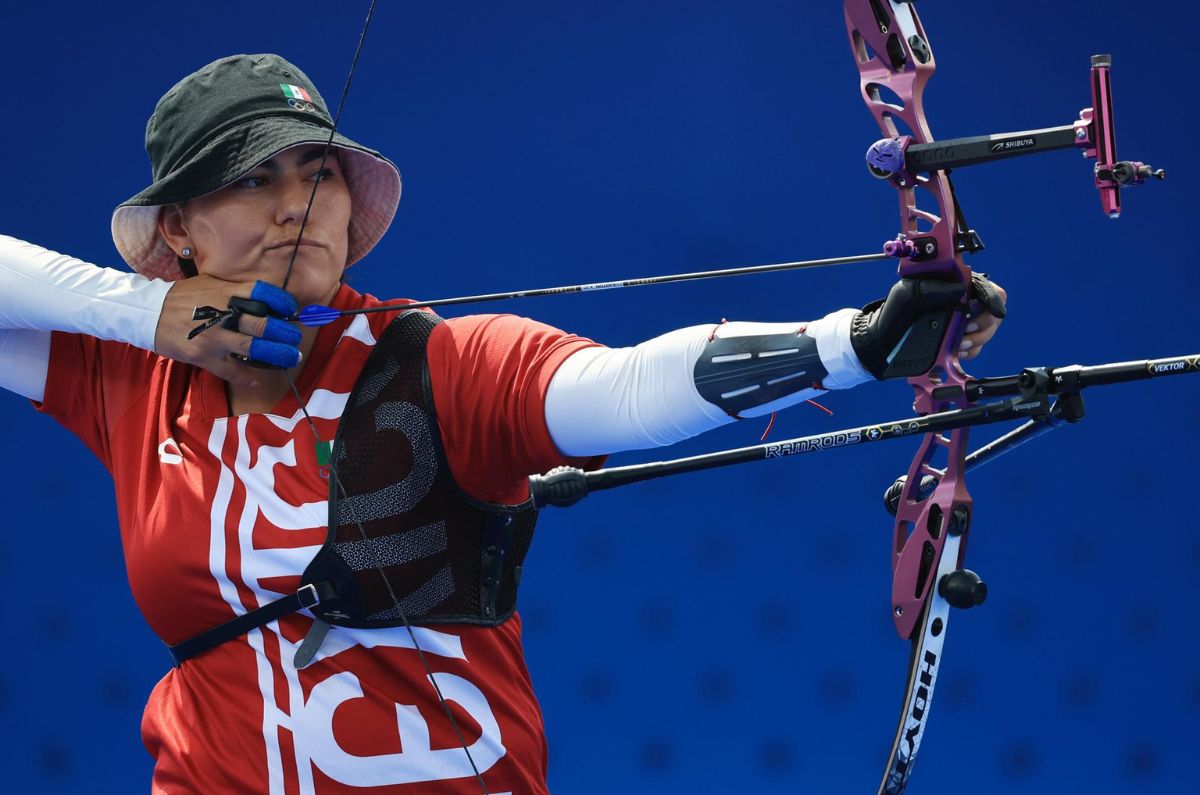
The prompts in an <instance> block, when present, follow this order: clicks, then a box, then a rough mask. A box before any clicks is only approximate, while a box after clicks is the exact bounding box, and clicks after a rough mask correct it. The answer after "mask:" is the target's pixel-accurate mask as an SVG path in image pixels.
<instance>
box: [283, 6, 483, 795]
mask: <svg viewBox="0 0 1200 795" xmlns="http://www.w3.org/2000/svg"><path fill="white" fill-rule="evenodd" d="M375 3H376V0H371V5H370V7H369V8H368V9H367V18H366V21H364V22H363V28H362V33H360V34H359V37H358V46H357V47H356V48H355V50H354V58H353V59H352V60H351V62H350V71H349V72H348V73H347V74H346V83H345V85H344V86H343V87H342V96H341V98H340V99H339V100H338V106H337V112H336V113H334V116H333V127H332V128H330V130H329V139H328V140H327V141H326V142H325V150H324V151H323V152H322V153H321V163H320V165H319V166H318V167H317V174H318V175H320V174H321V173H322V172H323V171H324V170H325V162H326V160H327V158H328V157H329V152H330V150H331V149H332V148H333V139H334V135H335V134H336V133H337V129H338V122H339V121H341V118H342V110H343V108H345V106H346V98H347V96H349V94H350V84H351V82H352V81H353V80H354V71H355V69H357V68H358V59H359V56H360V55H362V50H363V44H364V43H365V42H366V40H367V30H368V29H369V28H370V27H371V20H372V18H373V17H374V16H375ZM320 186H321V179H319V178H318V179H316V180H314V181H313V186H312V192H311V193H310V194H309V196H308V205H307V206H306V207H305V208H304V217H303V218H301V219H300V231H299V232H298V233H297V234H296V244H295V245H294V246H293V247H292V256H291V259H290V260H289V261H288V267H287V272H286V273H285V274H284V277H283V284H282V285H281V289H283V290H287V286H288V282H289V281H290V280H291V278H292V270H293V268H294V267H295V264H296V255H297V254H298V253H299V251H300V241H301V240H302V239H303V238H304V228H305V226H307V224H308V217H309V214H310V213H311V212H312V208H313V203H314V202H315V201H316V198H317V188H319V187H320ZM283 372H284V375H285V376H286V377H287V382H288V386H289V387H290V388H291V390H292V394H293V395H295V397H296V403H297V404H298V405H299V406H300V411H301V412H302V413H303V415H304V420H305V422H306V423H307V424H308V427H309V429H310V430H311V431H312V434H313V438H314V439H315V440H316V443H317V445H318V446H319V445H322V444H324V442H322V440H321V434H320V432H319V431H318V430H317V424H316V423H315V422H314V421H313V418H312V415H311V414H309V412H308V406H306V405H305V402H304V397H303V396H302V395H301V394H300V389H299V388H298V387H297V386H296V381H295V379H294V378H292V373H291V371H290V370H288V369H286V368H285V369H284V371H283ZM329 475H330V477H331V478H332V479H333V484H334V487H335V488H336V489H337V492H338V495H339V496H340V498H341V501H342V504H343V505H345V506H346V507H347V508H348V509H349V512H350V519H351V521H352V522H353V523H354V526H355V527H357V528H358V533H359V535H360V536H361V537H362V540H363V542H364V546H365V547H366V548H367V550H368V551H369V553H370V555H371V562H372V565H373V566H374V567H375V570H376V571H378V572H379V576H380V577H381V578H382V579H383V584H384V587H386V588H387V593H388V597H389V598H390V599H391V600H392V604H393V605H394V606H395V608H396V612H397V613H399V615H400V621H401V623H402V624H403V625H404V628H405V629H406V630H408V638H409V640H410V641H411V642H412V645H413V648H414V649H415V650H416V652H417V656H418V657H419V658H420V660H421V666H422V667H423V668H424V669H425V675H426V678H427V679H428V680H429V683H430V684H431V685H433V691H434V693H436V694H437V698H438V703H439V704H441V706H442V710H443V711H444V712H445V713H446V718H447V719H448V720H449V721H450V726H451V727H452V728H453V729H454V734H455V737H457V738H458V744H459V746H460V747H461V748H462V750H463V753H464V754H466V756H467V762H469V763H470V765H471V772H472V773H473V775H474V777H475V780H476V781H477V782H479V788H480V790H481V791H482V792H483V795H489V793H488V788H487V784H485V783H484V781H483V775H482V774H481V773H480V772H479V767H478V766H477V765H476V764H475V758H474V757H473V756H471V749H470V747H468V745H467V741H466V738H465V737H464V736H463V732H462V728H461V727H460V726H459V724H458V719H457V718H455V717H454V711H453V710H452V709H450V703H449V701H447V700H446V696H445V695H444V694H443V693H442V688H441V686H440V685H438V682H437V676H436V675H435V674H434V672H433V667H432V666H431V665H430V664H429V658H428V657H426V655H425V650H424V649H423V648H421V644H420V643H419V642H418V641H417V633H416V632H415V631H414V630H413V626H412V623H411V622H410V621H409V620H408V614H407V613H406V612H405V610H404V607H403V606H402V605H401V604H400V598H399V597H398V596H397V595H396V591H395V589H394V588H393V587H392V581H391V579H389V578H388V576H387V572H385V571H384V569H383V562H382V560H381V559H380V558H379V555H378V553H377V552H376V550H375V545H374V544H373V543H372V542H371V539H370V538H369V537H368V536H367V531H366V529H365V528H364V527H363V524H362V522H361V521H360V520H359V518H358V516H357V514H356V513H355V511H354V505H353V503H352V502H351V501H350V497H349V495H348V494H347V493H346V487H345V485H343V483H342V480H341V478H340V477H338V470H337V462H336V461H334V460H333V458H332V456H331V457H330V463H329ZM331 529H332V528H331Z"/></svg>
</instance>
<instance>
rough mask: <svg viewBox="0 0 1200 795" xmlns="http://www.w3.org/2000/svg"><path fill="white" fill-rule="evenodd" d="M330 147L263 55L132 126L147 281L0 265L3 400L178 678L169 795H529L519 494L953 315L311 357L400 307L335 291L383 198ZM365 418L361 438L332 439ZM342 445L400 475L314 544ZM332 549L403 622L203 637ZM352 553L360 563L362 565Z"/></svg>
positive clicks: (996, 296) (303, 99) (373, 338)
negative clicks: (78, 470)
mask: <svg viewBox="0 0 1200 795" xmlns="http://www.w3.org/2000/svg"><path fill="white" fill-rule="evenodd" d="M332 126H333V122H332V119H331V118H330V114H329V112H328V109H327V107H326V105H325V103H324V101H323V99H322V98H321V95H320V94H319V93H318V92H317V90H316V88H315V87H314V86H313V85H312V83H311V81H309V80H308V78H307V77H306V76H305V74H304V73H303V72H301V71H300V70H299V69H298V68H297V67H295V66H294V65H292V64H290V63H288V62H287V61H285V60H284V59H282V58H280V57H278V56H274V55H237V56H232V57H228V58H223V59H221V60H218V61H216V62H214V63H211V64H209V65H207V66H205V67H204V68H202V69H201V70H199V71H198V72H196V73H194V74H192V75H189V76H188V77H186V78H184V79H183V80H182V81H180V82H179V83H178V84H177V85H175V86H174V87H173V88H172V89H171V90H170V91H168V92H167V94H166V95H165V96H164V97H163V98H162V99H161V100H160V101H159V103H158V105H157V107H156V109H155V112H154V115H153V116H152V117H151V119H150V122H149V124H148V126H147V132H146V148H147V151H148V153H149V155H150V159H151V163H152V166H153V174H154V182H153V184H152V185H150V186H149V187H148V188H146V189H145V190H144V191H142V192H141V193H139V194H137V195H136V196H134V197H132V198H131V199H129V200H128V201H126V202H124V203H123V204H121V205H120V206H119V207H118V208H117V209H116V211H115V212H114V214H113V218H112V232H113V238H114V241H115V243H116V245H117V248H118V250H119V251H120V252H121V254H122V256H123V257H124V258H125V260H126V262H127V263H128V264H129V265H130V266H131V267H132V268H133V270H134V271H135V273H134V274H128V273H124V272H119V271H116V270H111V269H105V268H99V267H96V266H94V265H90V264H88V263H86V262H83V261H81V260H78V259H74V258H72V257H69V256H65V255H62V254H58V253H55V252H52V251H48V250H46V249H43V248H40V247H38V246H36V245H33V244H30V243H26V242H23V241H20V240H16V239H14V238H11V237H0V386H3V387H4V388H5V389H8V390H10V391H12V392H15V393H17V394H20V395H23V396H25V397H27V398H29V399H30V400H32V401H34V402H35V405H36V406H37V407H38V409H39V410H40V411H43V412H45V413H47V414H49V415H50V416H52V417H54V418H55V419H56V420H57V421H58V422H60V423H61V424H62V425H64V426H65V427H67V428H68V429H70V430H71V431H73V432H74V433H75V434H77V435H78V436H79V437H80V439H81V440H82V441H83V442H84V443H85V444H86V445H87V446H88V447H89V448H90V449H91V450H92V451H93V452H94V453H95V454H96V455H97V456H98V457H99V458H100V460H101V461H102V462H103V463H104V464H105V466H106V467H107V469H108V470H109V472H110V473H111V475H112V477H113V482H114V487H115V491H116V495H117V511H118V520H119V524H120V528H121V536H122V542H123V548H124V554H125V562H126V566H127V569H128V574H129V579H130V582H131V584H132V588H133V592H134V596H135V598H136V600H137V602H138V604H139V607H140V609H141V610H142V612H143V613H144V615H145V616H146V619H147V621H148V622H149V624H150V626H151V627H152V629H153V630H154V631H155V633H156V634H157V635H158V636H159V637H160V638H161V639H162V640H163V641H164V642H165V643H166V644H167V645H168V646H171V647H172V649H173V653H174V654H175V657H176V660H177V663H178V664H177V666H176V667H175V668H173V669H172V670H170V671H169V672H168V673H167V675H166V676H165V677H164V678H163V679H162V680H161V681H160V682H159V684H158V685H157V686H156V688H155V689H154V691H153V693H152V694H151V695H150V699H149V703H148V705H147V707H146V712H145V717H144V720H143V739H144V742H145V744H146V746H147V748H148V749H149V750H150V752H151V754H152V755H153V756H154V759H155V773H154V782H153V791H154V792H156V793H164V794H166V793H192V792H195V793H218V792H230V793H233V792H236V793H268V792H271V793H274V792H285V791H288V792H290V791H304V792H318V793H342V792H378V793H406V792H414V793H416V792H420V793H434V794H435V795H436V794H437V793H471V792H479V791H481V789H482V790H484V791H488V792H510V791H511V792H533V793H537V792H546V791H547V790H546V764H547V751H546V745H545V738H544V730H543V726H542V719H541V714H540V710H539V707H538V703H537V700H536V697H535V695H534V691H533V686H532V683H531V681H530V677H529V674H528V671H527V669H526V666H525V662H524V656H523V652H522V647H521V625H520V619H519V615H518V614H517V613H516V611H515V603H516V590H517V585H518V581H519V575H520V567H521V563H522V559H523V557H524V554H525V551H526V549H527V546H528V543H529V541H530V538H531V535H532V528H533V522H534V521H535V519H536V512H535V511H533V509H532V507H531V506H530V505H529V502H528V488H527V485H526V478H527V476H528V475H530V474H531V473H539V472H545V471H547V470H549V469H551V468H553V467H555V466H560V465H564V464H571V465H575V466H582V467H585V468H586V467H595V466H598V465H599V462H600V461H601V460H602V459H603V456H604V455H606V454H608V453H612V452H616V451H621V450H632V449H643V448H649V447H657V446H662V445H667V444H671V443H673V442H676V441H679V440H682V439H685V438H688V437H691V436H694V435H696V434H698V433H702V432H704V431H706V430H709V429H712V428H716V427H718V426H721V425H724V424H726V423H729V422H732V421H733V420H734V419H736V418H743V417H756V416H761V415H765V414H768V413H770V412H772V411H776V410H779V409H782V408H786V407H788V406H790V405H793V404H795V403H798V402H802V401H803V400H805V399H807V398H810V397H812V396H813V395H815V394H817V393H819V392H820V391H823V390H828V389H845V388H849V387H852V386H855V385H857V384H860V383H863V382H865V381H868V380H872V379H874V378H880V377H883V376H884V375H885V374H886V371H887V368H888V356H889V354H890V353H891V352H892V351H893V350H894V349H895V348H896V346H897V345H898V344H899V343H900V341H901V340H902V339H903V338H904V337H905V335H906V333H907V331H908V329H909V326H910V325H911V323H912V322H913V320H914V319H915V318H916V317H918V316H919V315H921V314H922V313H924V312H926V311H928V310H930V309H932V308H936V307H938V306H944V305H946V304H947V302H957V301H959V300H960V299H961V297H962V290H961V288H959V289H958V291H957V292H955V291H954V290H953V289H946V285H944V284H941V283H930V282H926V281H919V280H903V281H901V282H899V283H898V284H897V285H896V286H895V287H894V288H893V289H892V291H891V292H890V293H889V296H888V298H887V299H886V301H884V302H880V303H878V304H876V305H873V308H872V309H871V310H870V311H861V312H860V311H858V310H853V309H843V310H838V311H835V312H832V313H830V314H828V315H826V316H825V317H823V318H820V319H818V320H814V321H812V322H794V323H786V324H764V323H740V322H735V323H726V324H721V325H719V326H713V325H711V324H710V325H703V326H694V327H690V328H684V329H679V330H677V331H673V332H670V333H668V334H664V335H662V336H660V337H657V338H655V339H652V340H649V341H647V342H644V343H642V344H640V345H637V346H634V347H631V348H622V349H612V348H607V347H604V346H602V345H599V344H597V343H595V342H593V341H591V340H588V339H584V338H581V337H577V336H574V335H571V334H568V333H565V332H562V331H559V330H557V329H554V328H551V327H549V326H545V325H542V324H539V323H536V322H534V321H531V320H528V319H524V318H518V317H514V316H509V315H475V316H467V317H459V318H454V319H449V320H445V321H440V319H438V318H436V317H435V316H434V315H432V313H429V312H422V311H405V310H404V302H402V301H398V302H392V303H391V304H390V305H391V306H394V307H395V309H394V311H388V312H383V313H375V314H369V315H355V316H345V317H341V318H339V319H338V320H337V321H335V322H333V323H331V324H329V325H327V326H324V327H322V328H320V329H316V328H305V327H300V326H298V325H296V324H295V323H293V322H290V321H289V320H288V318H290V317H292V316H294V314H295V311H296V309H297V308H298V307H304V306H309V305H312V304H323V305H328V306H332V307H334V308H335V309H338V310H343V311H354V310H361V309H372V308H376V307H381V306H385V305H389V304H388V303H387V302H381V301H379V300H378V299H376V298H374V297H372V296H370V295H366V294H360V293H358V292H356V291H355V290H353V289H352V288H350V287H349V286H347V285H346V284H344V283H343V282H342V275H343V272H344V270H345V269H346V268H347V267H349V266H350V265H352V264H354V263H355V262H357V261H358V260H360V259H361V258H362V257H364V256H365V255H366V254H367V253H368V252H369V251H370V250H371V249H372V248H373V246H374V245H375V244H376V243H377V242H378V240H379V239H380V237H381V236H382V235H383V234H384V232H385V231H386V229H387V227H388V225H389V224H390V222H391V220H392V217H393V215H394V213H395V211H396V207H397V203H398V201H399V197H400V175H399V173H398V171H397V170H396V168H395V166H394V165H393V164H392V163H391V162H390V161H389V160H387V159H386V158H384V157H383V156H382V155H380V154H379V153H377V152H375V151H374V150H371V149H368V148H366V147H363V146H361V145H359V144H357V143H355V142H354V141H352V140H350V139H348V138H346V137H344V136H341V135H340V134H337V135H334V136H333V138H332V146H331V147H330V148H329V149H328V151H327V149H326V145H325V144H326V141H327V140H329V136H330V132H331V130H332ZM314 188H315V189H316V190H315V193H314ZM301 228H303V234H301V233H300V230H301ZM285 282H286V290H285V289H283V287H282V285H284V284H285ZM973 289H975V290H976V291H977V292H978V294H979V297H980V298H981V299H983V300H984V302H985V304H986V305H987V306H989V307H990V308H991V310H992V311H989V312H984V313H982V314H980V315H978V316H977V317H975V318H973V320H972V324H973V325H971V326H969V327H968V334H967V337H966V343H968V346H967V347H966V348H965V349H964V352H963V356H964V357H967V358H972V357H974V356H975V355H977V354H978V352H979V350H980V349H981V348H982V347H983V346H984V345H985V344H986V342H987V341H988V340H989V339H990V338H991V337H992V336H993V335H994V334H995V332H996V329H997V327H998V325H999V321H998V320H997V318H996V315H1002V314H1003V311H1002V309H1003V299H1004V295H1003V291H1002V290H1000V288H998V287H996V286H995V285H992V284H991V283H990V282H987V281H986V280H985V279H982V278H980V279H977V280H976V282H975V284H974V285H973ZM231 299H251V300H253V301H255V302H258V305H261V306H265V307H266V308H267V309H269V310H270V311H269V312H264V313H262V314H261V315H260V316H255V315H253V314H249V313H238V314H235V315H232V318H233V322H232V323H218V324H216V325H213V326H212V327H211V328H208V329H206V330H205V331H203V332H202V333H198V334H195V335H193V334H191V332H192V330H193V329H194V328H195V327H196V326H197V320H196V319H195V317H196V314H197V309H198V308H204V307H216V308H224V307H226V306H229V305H230V301H231ZM746 352H755V353H763V352H767V353H770V354H773V355H772V356H771V357H770V358H771V359H772V360H773V369H772V371H771V373H770V377H765V376H764V375H763V374H761V373H755V372H747V371H746V370H745V369H744V368H739V367H738V366H736V363H737V362H738V361H739V360H740V357H741V355H742V354H744V353H746ZM385 354H386V355H385ZM256 363H257V364H266V365H270V366H271V367H273V368H274V369H271V367H266V368H264V367H255V366H252V365H254V364H256ZM293 385H294V388H293ZM381 395H382V396H386V399H385V398H384V397H381ZM368 410H369V411H370V412H371V413H370V417H371V418H372V419H373V420H374V422H375V425H374V426H372V427H371V428H370V429H369V432H363V431H361V428H363V427H365V426H364V425H363V424H361V423H359V424H356V423H353V422H349V418H350V416H351V414H352V413H353V412H359V414H362V412H366V411H368ZM306 412H307V415H311V418H312V420H311V421H312V426H309V424H308V420H307V418H306ZM364 416H365V415H364ZM343 417H346V418H347V423H346V425H347V427H350V426H353V427H355V428H358V429H359V431H360V432H359V433H358V434H357V435H356V436H355V438H354V440H353V441H352V443H354V444H360V445H365V446H371V445H374V447H373V448H372V450H373V453H372V455H371V456H362V457H361V459H356V460H364V461H369V460H372V459H373V456H375V455H377V456H379V457H380V459H381V460H386V461H388V462H389V465H388V466H387V467H382V466H381V467H379V468H378V471H376V470H372V471H367V472H362V473H359V481H358V483H359V484H360V485H362V484H367V485H364V486H362V488H361V489H359V490H357V491H354V492H353V493H351V494H346V495H345V497H346V499H345V500H336V501H335V502H344V503H346V506H347V510H349V511H350V513H351V514H352V516H350V517H342V518H341V519H340V520H338V521H337V522H332V523H331V522H330V519H329V505H328V503H329V494H330V492H329V483H328V480H327V478H328V476H329V474H330V472H329V468H330V466H331V465H332V466H336V467H339V468H340V471H341V472H342V474H345V475H346V476H347V478H349V477H350V475H351V472H350V471H349V470H350V469H352V464H351V462H349V461H348V460H347V461H342V462H338V461H334V462H331V461H330V460H328V458H327V453H328V447H327V445H324V444H321V443H315V441H321V442H328V441H329V440H332V439H334V438H335V436H336V435H337V434H338V433H339V424H340V422H341V420H342V418H343ZM343 431H347V428H343ZM314 433H315V434H316V437H317V439H316V440H314ZM347 443H351V440H349V439H347ZM389 456H390V457H389ZM381 495H382V496H381ZM349 506H353V507H352V508H351V507H349ZM330 524H334V525H335V528H334V530H335V531H339V530H340V529H346V532H347V533H348V535H345V536H342V537H340V538H339V540H338V545H339V550H338V553H337V565H338V566H340V567H341V568H342V569H345V570H346V571H352V573H355V572H366V573H367V574H366V575H364V577H365V578H366V579H367V580H369V581H371V582H375V580H374V579H372V577H371V575H372V574H373V573H374V572H375V570H378V573H379V574H381V575H382V574H383V573H384V569H386V570H387V572H388V573H389V575H391V576H390V578H388V579H387V586H388V590H389V591H392V590H393V585H392V583H393V582H394V583H395V589H394V592H389V593H388V594H386V595H384V594H381V593H373V594H372V593H367V594H365V595H364V596H363V600H364V604H366V605H368V606H369V607H368V608H367V609H365V610H364V611H361V615H359V618H358V619H357V620H352V621H344V622H339V621H338V620H337V617H338V610H339V608H338V604H339V599H348V596H347V594H346V593H345V592H344V591H339V590H338V588H337V587H333V586H331V589H330V590H329V591H328V592H325V593H323V594H322V595H321V604H320V606H319V607H318V606H317V604H316V603H315V602H314V601H301V602H299V603H298V604H296V605H294V606H295V607H302V608H303V609H299V610H292V611H288V612H286V614H284V615H282V616H278V617H274V618H272V619H271V620H269V621H265V622H264V623H261V624H260V625H255V626H253V627H251V628H249V629H245V628H243V627H238V629H240V631H236V634H234V632H233V631H226V632H224V633H220V632H218V633H217V634H215V635H214V634H213V633H214V631H216V629H217V628H220V627H222V626H225V627H228V626H229V622H230V621H231V620H233V619H235V618H236V617H244V616H248V615H256V614H257V615H261V613H259V612H258V611H261V610H263V609H264V606H267V605H271V604H274V603H278V602H280V601H281V600H287V599H291V598H297V594H300V593H302V589H301V587H300V586H301V583H302V582H304V580H302V577H305V576H307V575H306V570H307V569H309V568H310V567H311V566H312V565H314V561H317V560H320V559H321V558H320V555H319V553H320V552H321V550H322V549H323V548H324V547H326V546H327V544H326V542H327V540H330V538H331V537H332V534H331V533H330V531H329V529H328V526H329V525H330ZM339 524H344V525H346V528H339V527H338V525H339ZM354 525H358V528H357V529H356V528H354V527H353V526H354ZM363 525H367V526H369V527H370V528H371V529H370V532H369V535H370V538H369V539H368V537H367V535H368V533H367V532H366V531H363V535H362V537H361V538H359V537H356V536H355V535H354V533H355V532H357V531H359V530H362V526H363ZM496 525H502V526H503V527H505V528H507V529H506V530H504V532H505V533H507V535H506V536H505V538H506V539H507V540H506V543H508V544H509V546H508V548H507V549H508V558H507V559H506V560H505V561H504V562H503V564H501V563H496V568H495V570H494V572H492V574H494V575H495V576H491V575H489V574H488V572H486V571H481V570H480V567H481V564H480V561H481V560H482V561H487V560H488V559H489V558H488V555H489V554H490V553H489V552H488V549H490V547H489V544H488V539H489V538H490V536H489V533H491V532H492V529H493V528H494V526H496ZM378 526H386V529H385V530H382V531H378V532H377V527H378ZM360 542H361V543H360ZM492 557H493V558H494V557H495V555H492ZM485 568H486V567H485ZM344 574H345V572H344V571H343V572H341V573H340V574H339V573H335V574H329V575H328V577H326V579H325V580H323V582H331V583H335V584H336V583H337V582H342V581H343V580H344V579H345V578H344V577H343V580H338V577H339V576H343V575H344ZM369 588H370V586H368V588H367V590H369ZM314 593H315V591H314ZM389 600H390V601H389ZM393 603H394V604H393ZM314 615H316V616H318V619H314ZM321 619H330V620H329V621H324V620H321ZM330 624H332V627H331V626H330ZM408 624H412V625H415V626H408ZM318 630H319V631H318ZM422 658H424V659H422ZM432 684H436V685H437V689H435V688H434V687H433V686H432Z"/></svg>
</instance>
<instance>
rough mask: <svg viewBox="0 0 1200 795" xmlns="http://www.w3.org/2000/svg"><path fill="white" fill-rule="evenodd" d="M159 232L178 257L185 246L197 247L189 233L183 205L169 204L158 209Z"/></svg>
mask: <svg viewBox="0 0 1200 795" xmlns="http://www.w3.org/2000/svg"><path fill="white" fill-rule="evenodd" d="M158 234H159V235H161V236H162V239H163V240H164V241H166V244H167V246H169V247H170V248H171V250H172V251H174V252H175V256H177V257H178V256H181V252H182V251H183V250H184V249H185V248H193V249H194V248H195V246H194V245H192V239H191V236H190V235H188V233H187V228H186V225H185V223H184V218H183V207H182V206H181V205H178V204H168V205H166V206H164V207H162V208H161V209H160V210H159V211H158Z"/></svg>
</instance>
